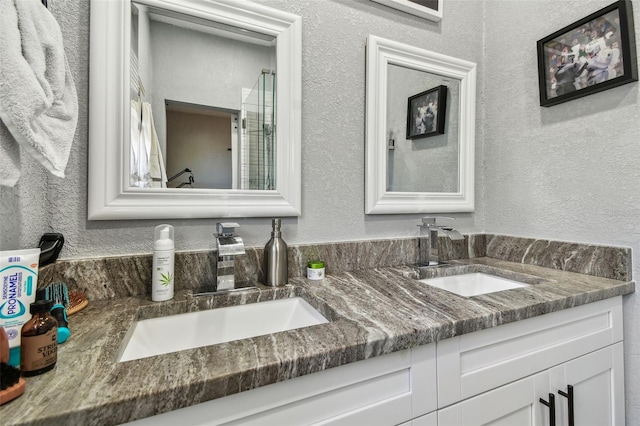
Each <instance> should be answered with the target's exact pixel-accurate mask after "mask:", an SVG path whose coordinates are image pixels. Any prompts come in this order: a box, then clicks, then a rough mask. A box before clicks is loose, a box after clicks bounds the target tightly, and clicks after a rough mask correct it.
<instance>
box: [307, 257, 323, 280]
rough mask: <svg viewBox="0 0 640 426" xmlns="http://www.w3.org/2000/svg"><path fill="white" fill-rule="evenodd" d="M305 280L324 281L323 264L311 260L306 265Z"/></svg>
mask: <svg viewBox="0 0 640 426" xmlns="http://www.w3.org/2000/svg"><path fill="white" fill-rule="evenodd" d="M307 278H309V279H310V280H321V279H324V262H321V261H319V260H313V261H311V262H309V263H307Z"/></svg>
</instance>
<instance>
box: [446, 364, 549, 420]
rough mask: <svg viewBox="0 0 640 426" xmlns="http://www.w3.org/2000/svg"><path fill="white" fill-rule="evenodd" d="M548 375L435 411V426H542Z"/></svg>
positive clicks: (535, 377) (543, 373)
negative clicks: (436, 416)
mask: <svg viewBox="0 0 640 426" xmlns="http://www.w3.org/2000/svg"><path fill="white" fill-rule="evenodd" d="M548 389H549V375H548V373H547V372H542V373H539V374H536V375H534V376H529V377H527V378H524V379H521V380H518V381H517V382H514V383H510V384H508V385H504V386H502V387H499V388H497V389H494V390H492V391H489V392H485V393H483V394H480V395H478V396H475V397H473V398H470V399H467V400H465V401H462V402H459V403H457V404H454V405H451V406H449V407H447V408H443V409H441V410H438V426H463V425H464V426H473V425H492V426H513V425H518V426H543V425H545V424H548V423H546V422H547V421H548V409H547V408H546V407H545V406H543V405H542V404H540V402H539V399H540V398H545V399H547V398H548Z"/></svg>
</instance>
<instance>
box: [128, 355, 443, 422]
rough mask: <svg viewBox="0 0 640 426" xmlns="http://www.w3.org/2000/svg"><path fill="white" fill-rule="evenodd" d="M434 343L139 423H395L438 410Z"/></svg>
mask: <svg viewBox="0 0 640 426" xmlns="http://www.w3.org/2000/svg"><path fill="white" fill-rule="evenodd" d="M435 354H436V350H435V344H431V345H426V346H421V347H419V348H415V349H410V350H405V351H401V352H394V353H391V354H389V355H384V356H380V357H375V358H370V359H367V360H364V361H359V362H355V363H352V364H347V365H343V366H341V367H336V368H331V369H328V370H325V371H322V372H319V373H314V374H309V375H307V376H302V377H297V378H295V379H291V380H286V381H284V382H280V383H274V384H271V385H267V386H263V387H260V388H257V389H253V390H249V391H246V392H241V393H238V394H235V395H230V396H227V397H224V398H220V399H216V400H213V401H209V402H205V403H202V404H198V405H194V406H192V407H187V408H183V409H180V410H175V411H171V412H168V413H164V414H160V415H157V416H153V417H148V418H146V419H142V420H139V421H136V422H132V423H131V424H135V425H153V426H159V425H164V424H166V425H173V424H181V425H190V424H197V425H228V426H230V425H254V424H255V425H265V424H269V425H271V424H273V425H304V424H306V425H311V424H313V425H335V426H337V425H353V424H367V425H390V424H399V423H402V422H405V421H407V420H409V419H411V418H413V417H416V416H419V415H422V414H425V413H427V412H429V411H434V410H435V409H436V406H437V401H436V385H435V382H436V380H435V377H436V365H435V364H436V361H435Z"/></svg>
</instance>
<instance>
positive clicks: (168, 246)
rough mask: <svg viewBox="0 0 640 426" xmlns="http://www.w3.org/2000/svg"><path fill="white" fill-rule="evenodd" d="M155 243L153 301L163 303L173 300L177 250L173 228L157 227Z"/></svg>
mask: <svg viewBox="0 0 640 426" xmlns="http://www.w3.org/2000/svg"><path fill="white" fill-rule="evenodd" d="M153 235H154V240H155V242H154V243H153V272H152V276H151V300H153V301H154V302H162V301H164V300H170V299H173V278H174V275H173V264H174V258H175V250H174V244H173V226H171V225H158V226H156V227H155V229H154V232H153Z"/></svg>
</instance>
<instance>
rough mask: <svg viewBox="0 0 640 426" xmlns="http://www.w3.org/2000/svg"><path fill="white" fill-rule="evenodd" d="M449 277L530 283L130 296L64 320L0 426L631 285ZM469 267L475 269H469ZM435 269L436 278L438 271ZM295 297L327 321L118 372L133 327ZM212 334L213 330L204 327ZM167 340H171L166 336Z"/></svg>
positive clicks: (211, 384)
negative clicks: (48, 357)
mask: <svg viewBox="0 0 640 426" xmlns="http://www.w3.org/2000/svg"><path fill="white" fill-rule="evenodd" d="M455 263H456V264H457V265H460V266H459V267H457V268H458V269H457V270H456V269H451V271H453V272H457V273H459V272H460V270H461V269H460V268H467V271H468V272H471V271H476V270H477V271H483V270H486V271H489V272H494V273H499V274H501V275H503V276H506V277H508V276H511V275H513V276H514V277H517V278H520V279H523V277H524V279H525V280H526V279H528V280H529V281H530V282H531V283H532V284H533V285H531V286H528V287H522V288H517V289H512V290H506V291H501V292H497V293H491V294H485V295H480V296H474V297H469V298H466V297H461V296H457V295H455V294H453V293H449V292H446V291H444V290H440V289H437V288H435V287H431V286H427V285H424V284H422V283H419V282H417V281H415V280H414V279H412V278H417V274H416V272H415V271H414V270H413V269H411V268H409V267H396V268H381V269H370V270H361V271H352V272H345V273H341V274H337V275H332V276H327V277H326V278H325V279H324V280H323V281H321V282H317V281H309V280H307V279H306V278H294V279H291V280H290V285H288V286H286V287H282V288H277V289H273V288H267V287H263V288H260V289H257V290H250V291H247V292H242V293H233V294H228V295H217V296H198V297H193V296H192V295H191V293H190V292H188V291H186V292H181V293H178V294H176V297H175V298H174V299H173V300H172V301H169V302H161V303H154V302H151V301H150V300H149V299H148V298H140V297H128V298H119V299H111V300H102V301H94V302H91V303H90V304H89V307H88V308H86V309H85V310H83V311H81V312H80V313H78V314H76V315H73V316H72V317H71V318H70V328H71V330H72V335H71V337H70V339H69V341H67V342H66V343H65V344H63V345H61V346H60V347H59V350H58V363H57V366H56V368H55V369H54V370H53V371H51V372H48V373H45V374H42V375H40V376H36V377H32V378H28V379H27V388H26V392H25V394H24V395H23V396H21V397H20V398H18V399H16V400H14V401H12V402H10V403H8V404H5V405H4V406H2V407H0V418H2V423H3V424H52V423H51V422H60V423H61V424H83V425H90V424H95V425H108V424H119V423H123V422H127V421H131V420H135V419H140V418H144V417H148V416H151V415H154V414H159V413H163V412H167V411H171V410H175V409H178V408H182V407H187V406H190V405H194V404H197V403H200V402H204V401H208V400H211V399H215V398H219V397H223V396H225V395H231V394H234V393H237V392H240V391H244V390H249V389H253V388H256V387H259V386H263V385H267V384H271V383H275V382H279V381H283V380H287V379H290V378H293V377H297V376H301V375H305V374H309V373H314V372H318V371H322V370H325V369H327V368H331V367H335V366H339V365H343V364H347V363H350V362H354V361H359V360H363V359H366V358H370V357H374V356H378V355H383V354H387V353H390V352H394V351H399V350H403V349H407V348H411V347H416V346H420V345H424V344H427V343H431V342H435V341H438V340H442V339H446V338H449V337H452V336H456V335H460V334H464V333H470V332H473V331H476V330H480V329H484V328H489V327H494V326H497V325H501V324H505V323H509V322H513V321H517V320H520V319H525V318H530V317H534V316H537V315H542V314H545V313H549V312H553V311H558V310H561V309H566V308H570V307H573V306H578V305H582V304H585V303H590V302H595V301H598V300H602V299H606V298H609V297H614V296H618V295H624V294H628V293H631V292H633V291H634V283H633V282H632V281H628V282H627V281H617V280H612V279H607V278H599V277H594V276H590V275H583V274H578V273H573V272H564V271H559V270H556V269H549V268H543V267H539V266H532V265H525V264H520V263H513V262H507V261H501V260H497V259H492V258H474V259H471V260H466V261H456V262H455ZM472 265H474V266H472ZM442 271H444V272H435V273H438V274H441V273H445V274H446V273H447V272H446V268H445V269H443V270H442ZM292 296H301V297H303V298H304V299H306V300H307V301H308V302H309V303H311V304H312V305H313V306H314V307H315V308H316V309H318V310H319V311H320V312H321V313H322V314H323V315H325V317H326V318H327V319H329V320H330V322H329V323H327V324H322V325H317V326H313V327H306V328H302V329H298V330H291V331H286V332H281V333H276V334H271V335H266V336H259V337H254V338H250V339H243V340H238V341H233V342H228V343H222V344H218V345H214V346H208V347H203V348H197V349H192V350H186V351H181V352H176V353H171V354H166V355H160V356H154V357H149V358H143V359H139V360H134V361H128V362H123V363H119V362H118V361H117V357H118V351H119V347H120V345H121V342H122V340H123V338H124V337H125V335H126V333H127V330H128V329H129V327H130V325H131V324H132V322H134V321H135V320H136V319H144V318H150V317H155V316H163V315H170V314H176V313H182V312H188V311H194V310H200V309H211V308H216V307H222V306H228V305H233V304H238V303H251V302H256V301H264V300H271V299H279V298H284V297H292ZM213 326H215V324H213ZM168 338H170V336H168Z"/></svg>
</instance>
